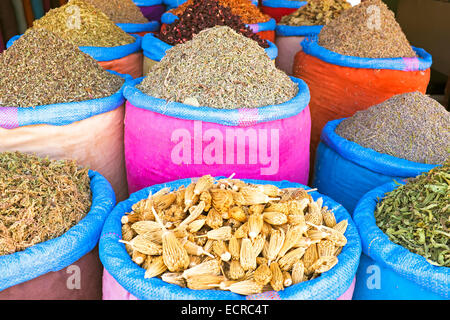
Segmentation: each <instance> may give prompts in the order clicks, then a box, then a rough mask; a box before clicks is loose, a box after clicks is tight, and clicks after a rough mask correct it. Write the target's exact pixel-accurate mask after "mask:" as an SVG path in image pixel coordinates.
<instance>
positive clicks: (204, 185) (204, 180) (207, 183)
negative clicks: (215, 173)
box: [194, 174, 214, 195]
mask: <svg viewBox="0 0 450 320" xmlns="http://www.w3.org/2000/svg"><path fill="white" fill-rule="evenodd" d="M213 184H214V178H213V177H211V175H209V174H207V175H204V176H202V177H200V178H199V179H198V180H197V183H196V184H195V187H194V194H195V195H199V194H201V193H202V192H204V191H206V190H208V189H209V188H211V187H212V186H213Z"/></svg>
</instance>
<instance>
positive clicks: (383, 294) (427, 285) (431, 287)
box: [353, 181, 450, 300]
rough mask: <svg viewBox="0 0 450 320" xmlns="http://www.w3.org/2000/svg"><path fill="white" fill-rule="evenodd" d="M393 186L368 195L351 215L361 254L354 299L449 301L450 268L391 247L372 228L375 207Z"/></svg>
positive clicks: (378, 188)
mask: <svg viewBox="0 0 450 320" xmlns="http://www.w3.org/2000/svg"><path fill="white" fill-rule="evenodd" d="M399 182H400V181H399ZM402 183H404V182H402ZM397 186H398V185H397V184H396V183H395V182H390V183H386V184H383V185H382V186H379V187H377V188H375V189H373V190H371V191H369V192H368V193H366V194H365V195H364V196H363V198H362V199H361V200H360V201H359V203H358V205H357V207H356V209H355V212H354V214H353V220H354V222H355V224H356V226H357V228H358V231H359V234H360V237H361V243H362V251H363V254H362V256H361V263H360V266H359V268H358V272H357V275H356V287H355V293H354V299H357V300H449V299H450V268H446V267H439V266H434V265H432V264H430V263H429V262H427V261H426V259H425V258H424V257H422V256H420V255H418V254H415V253H412V252H410V251H409V250H407V249H406V248H404V247H402V246H400V245H398V244H395V243H393V242H392V241H390V240H389V237H388V236H387V235H386V234H385V233H383V231H381V229H380V228H378V226H377V225H376V220H375V217H374V212H375V208H376V205H377V203H378V202H379V201H380V199H382V198H383V196H384V195H385V194H386V193H387V192H390V191H392V190H394V189H395V188H396V187H397Z"/></svg>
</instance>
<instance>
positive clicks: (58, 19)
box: [32, 0, 136, 47]
mask: <svg viewBox="0 0 450 320" xmlns="http://www.w3.org/2000/svg"><path fill="white" fill-rule="evenodd" d="M32 29H46V30H48V31H51V32H53V33H55V34H57V35H58V36H60V37H61V38H63V39H66V40H68V41H70V42H72V43H73V44H74V45H76V46H78V47H116V46H121V45H125V44H130V43H133V42H135V41H136V39H135V38H134V37H132V36H131V35H129V34H127V33H126V32H125V31H123V30H122V29H121V28H119V27H118V26H116V24H115V23H114V22H112V21H111V20H110V19H109V18H108V16H107V15H106V14H104V13H103V12H102V11H101V10H100V9H97V8H95V7H93V6H91V5H90V4H88V3H86V2H84V1H81V0H71V1H70V2H68V3H67V4H65V5H63V6H61V7H59V8H55V9H52V10H50V11H48V12H47V13H46V14H45V16H43V17H42V18H40V19H38V20H35V21H34V22H33V26H32Z"/></svg>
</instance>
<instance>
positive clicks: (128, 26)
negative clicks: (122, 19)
mask: <svg viewBox="0 0 450 320" xmlns="http://www.w3.org/2000/svg"><path fill="white" fill-rule="evenodd" d="M116 26H118V27H119V28H120V29H122V30H123V31H125V32H126V33H129V34H136V35H139V36H141V37H143V36H145V35H146V34H147V33H156V32H158V31H159V28H160V26H161V24H160V23H159V22H158V21H149V22H147V23H116Z"/></svg>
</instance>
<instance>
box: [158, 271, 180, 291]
mask: <svg viewBox="0 0 450 320" xmlns="http://www.w3.org/2000/svg"><path fill="white" fill-rule="evenodd" d="M161 280H162V281H164V282H167V283H171V284H176V285H178V286H180V287H182V288H186V280H185V279H184V278H183V276H182V274H181V273H178V272H166V273H163V274H162V275H161Z"/></svg>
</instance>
